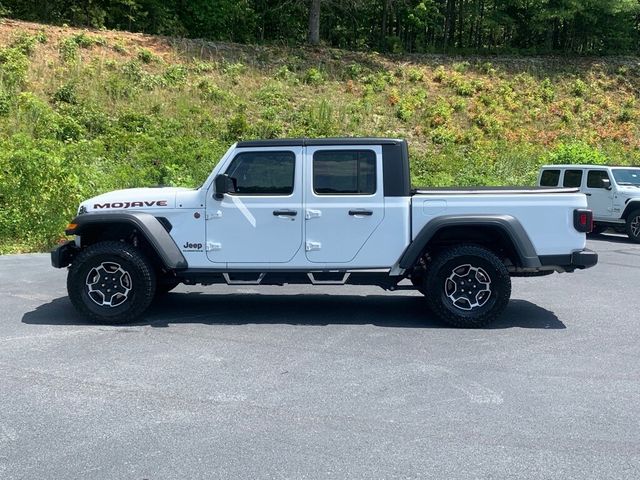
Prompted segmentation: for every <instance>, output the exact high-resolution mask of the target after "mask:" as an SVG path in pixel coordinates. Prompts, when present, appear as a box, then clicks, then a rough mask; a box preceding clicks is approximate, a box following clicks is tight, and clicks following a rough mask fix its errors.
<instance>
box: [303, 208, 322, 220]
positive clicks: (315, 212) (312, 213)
mask: <svg viewBox="0 0 640 480" xmlns="http://www.w3.org/2000/svg"><path fill="white" fill-rule="evenodd" d="M321 216H322V210H312V209H310V208H308V209H307V211H306V213H305V214H304V218H306V219H307V220H309V219H310V218H318V217H321Z"/></svg>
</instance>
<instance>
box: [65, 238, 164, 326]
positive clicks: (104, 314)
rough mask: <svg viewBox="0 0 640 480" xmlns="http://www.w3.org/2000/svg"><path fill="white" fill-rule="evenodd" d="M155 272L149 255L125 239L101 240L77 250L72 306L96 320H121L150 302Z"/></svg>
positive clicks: (70, 289)
mask: <svg viewBox="0 0 640 480" xmlns="http://www.w3.org/2000/svg"><path fill="white" fill-rule="evenodd" d="M155 289H156V276H155V272H154V270H153V267H152V266H151V264H150V263H149V261H148V260H147V258H146V257H145V256H144V255H143V254H142V252H140V251H139V250H137V249H136V248H135V247H133V246H131V245H129V244H127V243H124V242H111V241H110V242H100V243H96V244H94V245H91V246H89V247H87V248H86V249H84V250H83V251H82V252H80V253H79V254H78V256H77V257H76V258H75V259H74V260H73V263H72V265H71V267H70V268H69V274H68V276H67V291H68V292H69V298H70V299H71V303H72V304H73V306H74V307H75V308H76V309H77V310H78V311H79V312H80V313H81V314H82V315H84V316H86V317H87V318H88V319H89V320H91V321H93V322H96V323H107V324H121V323H127V322H131V321H133V320H135V319H136V318H138V317H139V316H140V315H141V314H142V313H143V312H144V311H145V310H146V309H147V307H149V305H150V304H151V301H152V300H153V297H154V294H155Z"/></svg>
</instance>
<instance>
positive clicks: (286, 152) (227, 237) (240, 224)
mask: <svg viewBox="0 0 640 480" xmlns="http://www.w3.org/2000/svg"><path fill="white" fill-rule="evenodd" d="M220 173H226V174H227V175H229V176H230V177H231V178H232V179H233V182H234V183H235V185H236V192H235V193H229V194H225V196H224V198H223V199H221V200H218V199H216V198H214V195H213V194H214V192H213V188H214V187H212V189H211V190H210V191H209V193H208V195H207V245H206V248H207V257H208V258H209V260H211V261H212V262H215V263H247V264H257V263H269V264H273V263H286V262H288V261H290V260H291V259H292V258H293V257H294V256H295V254H296V252H298V250H299V249H300V248H301V247H302V222H303V218H304V215H303V212H302V198H303V196H302V178H303V177H302V176H303V172H302V147H286V148H278V149H274V148H271V149H258V148H247V149H243V150H239V151H238V153H236V155H235V156H234V157H233V158H231V159H229V160H228V161H227V163H226V165H223V166H222V168H221V170H220Z"/></svg>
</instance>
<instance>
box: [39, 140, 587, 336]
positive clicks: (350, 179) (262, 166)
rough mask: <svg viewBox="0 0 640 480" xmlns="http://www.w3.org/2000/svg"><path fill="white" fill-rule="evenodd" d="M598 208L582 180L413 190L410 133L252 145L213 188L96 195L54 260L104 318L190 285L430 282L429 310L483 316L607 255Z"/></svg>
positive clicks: (446, 315) (214, 177) (422, 287)
mask: <svg viewBox="0 0 640 480" xmlns="http://www.w3.org/2000/svg"><path fill="white" fill-rule="evenodd" d="M586 207H587V201H586V198H585V196H584V195H583V194H581V193H579V192H578V190H576V189H555V190H549V189H537V188H533V189H484V190H483V189H471V190H460V189H432V190H420V189H418V190H412V189H411V186H410V177H409V156H408V149H407V143H406V142H405V141H403V140H396V139H378V138H342V139H319V140H312V139H293V140H266V141H246V142H240V143H237V144H235V145H233V146H232V147H231V148H230V149H229V151H228V152H227V153H226V154H225V155H224V156H223V157H222V159H221V160H220V162H219V163H218V165H217V166H216V167H215V169H214V170H213V172H212V173H211V175H210V176H209V178H208V179H207V180H206V181H205V182H204V184H203V185H202V186H201V187H200V188H197V189H187V188H140V189H128V190H119V191H115V192H110V193H106V194H104V195H100V196H97V197H94V198H92V199H89V200H87V201H85V202H83V203H82V204H81V205H80V208H79V211H78V215H77V216H76V217H75V218H74V219H73V221H72V222H71V223H70V224H69V226H68V227H67V230H66V234H67V235H74V236H75V239H74V240H71V241H69V242H67V243H66V244H64V245H61V246H60V247H58V248H57V249H55V250H54V251H53V252H52V254H51V257H52V264H53V266H54V267H57V268H63V267H67V266H69V272H68V277H67V289H68V292H69V297H70V299H71V301H72V303H73V305H74V306H75V307H76V308H77V309H78V310H79V311H80V312H81V313H82V314H84V315H85V316H86V317H88V318H89V319H92V320H94V321H98V322H107V323H123V322H129V321H132V320H134V319H136V318H137V317H139V316H140V315H141V314H142V313H143V312H144V311H145V310H146V309H147V307H148V306H149V305H150V304H151V302H152V300H153V299H154V296H156V295H157V294H161V293H165V292H167V291H169V290H171V289H172V288H174V287H175V286H176V285H178V284H179V283H185V284H197V283H199V284H205V285H209V284H215V283H226V284H229V285H286V284H304V283H306V284H313V285H348V284H351V285H353V284H358V285H377V286H380V287H383V288H385V289H387V290H395V289H398V288H416V289H418V290H419V291H420V292H422V293H423V294H424V295H425V296H426V305H425V311H428V310H430V311H431V312H432V313H433V314H435V315H437V316H438V317H439V318H441V319H442V320H444V321H445V322H448V323H450V324H452V325H455V326H463V327H480V326H483V325H486V324H487V323H489V322H490V321H491V320H493V319H494V318H496V317H497V316H498V315H499V314H500V313H501V312H502V311H503V310H504V308H505V307H506V305H507V303H508V301H509V297H510V295H511V278H510V277H511V276H535V275H546V274H548V273H552V272H554V271H557V272H572V271H574V270H575V269H584V268H588V267H591V266H593V265H595V264H596V262H597V258H598V257H597V255H596V254H595V253H594V252H592V251H590V250H587V249H585V241H586V240H585V237H586V235H585V233H586V232H589V231H590V230H591V224H592V218H591V211H590V210H588V209H587V208H586ZM405 279H406V280H408V281H407V282H403V285H399V283H400V282H401V281H402V280H405ZM399 314H401V313H399Z"/></svg>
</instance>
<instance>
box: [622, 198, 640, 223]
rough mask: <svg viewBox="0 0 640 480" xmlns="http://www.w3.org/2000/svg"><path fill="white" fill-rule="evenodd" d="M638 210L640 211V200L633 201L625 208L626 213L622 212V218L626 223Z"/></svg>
mask: <svg viewBox="0 0 640 480" xmlns="http://www.w3.org/2000/svg"><path fill="white" fill-rule="evenodd" d="M636 210H640V200H631V201H630V202H629V203H627V206H626V207H625V208H624V211H623V212H622V216H621V217H620V218H622V219H623V220H625V221H626V220H627V218H628V217H629V214H630V213H631V212H634V211H636Z"/></svg>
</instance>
